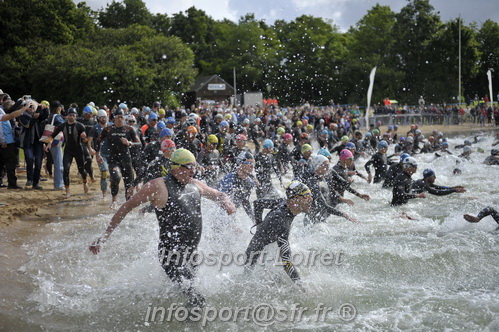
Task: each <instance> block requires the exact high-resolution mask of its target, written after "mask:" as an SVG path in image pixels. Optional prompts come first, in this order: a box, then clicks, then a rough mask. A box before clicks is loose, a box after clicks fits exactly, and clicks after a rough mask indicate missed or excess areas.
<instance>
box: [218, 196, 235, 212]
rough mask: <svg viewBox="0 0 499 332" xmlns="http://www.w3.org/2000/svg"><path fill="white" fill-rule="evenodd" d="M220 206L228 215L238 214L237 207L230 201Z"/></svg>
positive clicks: (224, 201) (222, 202)
mask: <svg viewBox="0 0 499 332" xmlns="http://www.w3.org/2000/svg"><path fill="white" fill-rule="evenodd" d="M220 204H221V206H222V209H224V210H225V212H227V214H228V215H231V214H233V213H235V212H236V206H235V205H234V203H232V201H230V200H229V199H227V200H223V201H221V202H220Z"/></svg>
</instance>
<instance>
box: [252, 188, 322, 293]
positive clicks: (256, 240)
mask: <svg viewBox="0 0 499 332" xmlns="http://www.w3.org/2000/svg"><path fill="white" fill-rule="evenodd" d="M286 196H287V199H286V200H283V201H282V202H280V204H278V205H277V206H276V207H275V208H274V209H273V210H272V211H270V212H269V213H268V214H267V216H266V217H265V220H263V222H262V223H261V224H260V225H259V227H258V229H257V231H256V233H255V235H254V236H253V238H252V239H251V242H250V243H249V245H248V248H247V249H246V263H245V264H246V271H250V270H251V269H252V267H253V266H254V264H255V263H256V261H257V260H258V257H259V256H260V253H261V251H262V250H263V249H264V248H265V246H266V245H268V244H270V243H273V242H276V241H277V245H278V246H279V254H280V257H281V260H282V263H283V265H284V271H286V273H287V274H288V276H289V277H290V278H291V280H293V282H295V283H296V284H297V285H298V286H301V285H300V276H299V275H298V271H296V269H295V267H294V265H293V263H292V262H291V249H290V246H289V241H288V238H289V232H290V230H291V224H292V223H293V220H294V218H295V217H296V216H297V215H298V214H299V213H301V212H307V211H308V210H309V209H310V205H311V204H312V200H313V199H312V195H311V192H310V189H309V188H308V187H307V186H306V185H304V184H303V183H301V182H299V181H296V180H294V181H292V182H291V183H290V184H289V185H288V186H287V188H286ZM301 289H302V290H303V288H301Z"/></svg>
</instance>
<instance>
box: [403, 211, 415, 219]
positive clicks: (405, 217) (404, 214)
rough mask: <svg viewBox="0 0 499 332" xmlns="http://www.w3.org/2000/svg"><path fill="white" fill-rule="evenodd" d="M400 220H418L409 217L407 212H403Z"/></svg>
mask: <svg viewBox="0 0 499 332" xmlns="http://www.w3.org/2000/svg"><path fill="white" fill-rule="evenodd" d="M399 217H400V218H404V219H409V220H417V219H416V218H413V217H411V216H409V215H408V214H407V213H405V212H402V213H401V214H400V216H399Z"/></svg>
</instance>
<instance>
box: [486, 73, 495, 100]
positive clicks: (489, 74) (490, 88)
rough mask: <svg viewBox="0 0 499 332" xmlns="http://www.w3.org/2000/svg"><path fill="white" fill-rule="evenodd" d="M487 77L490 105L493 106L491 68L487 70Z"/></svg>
mask: <svg viewBox="0 0 499 332" xmlns="http://www.w3.org/2000/svg"><path fill="white" fill-rule="evenodd" d="M487 77H488V78H489V96H490V98H489V100H490V106H491V107H492V104H493V103H492V102H493V101H494V95H493V94H492V71H491V70H490V69H489V71H488V72H487Z"/></svg>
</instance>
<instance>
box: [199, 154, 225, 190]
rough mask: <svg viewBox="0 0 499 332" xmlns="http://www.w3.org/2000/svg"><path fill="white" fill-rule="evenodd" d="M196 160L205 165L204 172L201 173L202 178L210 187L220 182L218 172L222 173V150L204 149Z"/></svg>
mask: <svg viewBox="0 0 499 332" xmlns="http://www.w3.org/2000/svg"><path fill="white" fill-rule="evenodd" d="M196 161H197V162H198V164H199V165H201V166H202V167H204V172H203V174H202V175H200V179H201V180H203V181H205V182H206V184H207V185H209V186H210V187H215V186H216V183H217V182H218V174H219V173H220V152H219V151H218V150H217V149H214V150H213V151H210V150H208V149H202V150H201V152H199V154H198V156H197V158H196Z"/></svg>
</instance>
